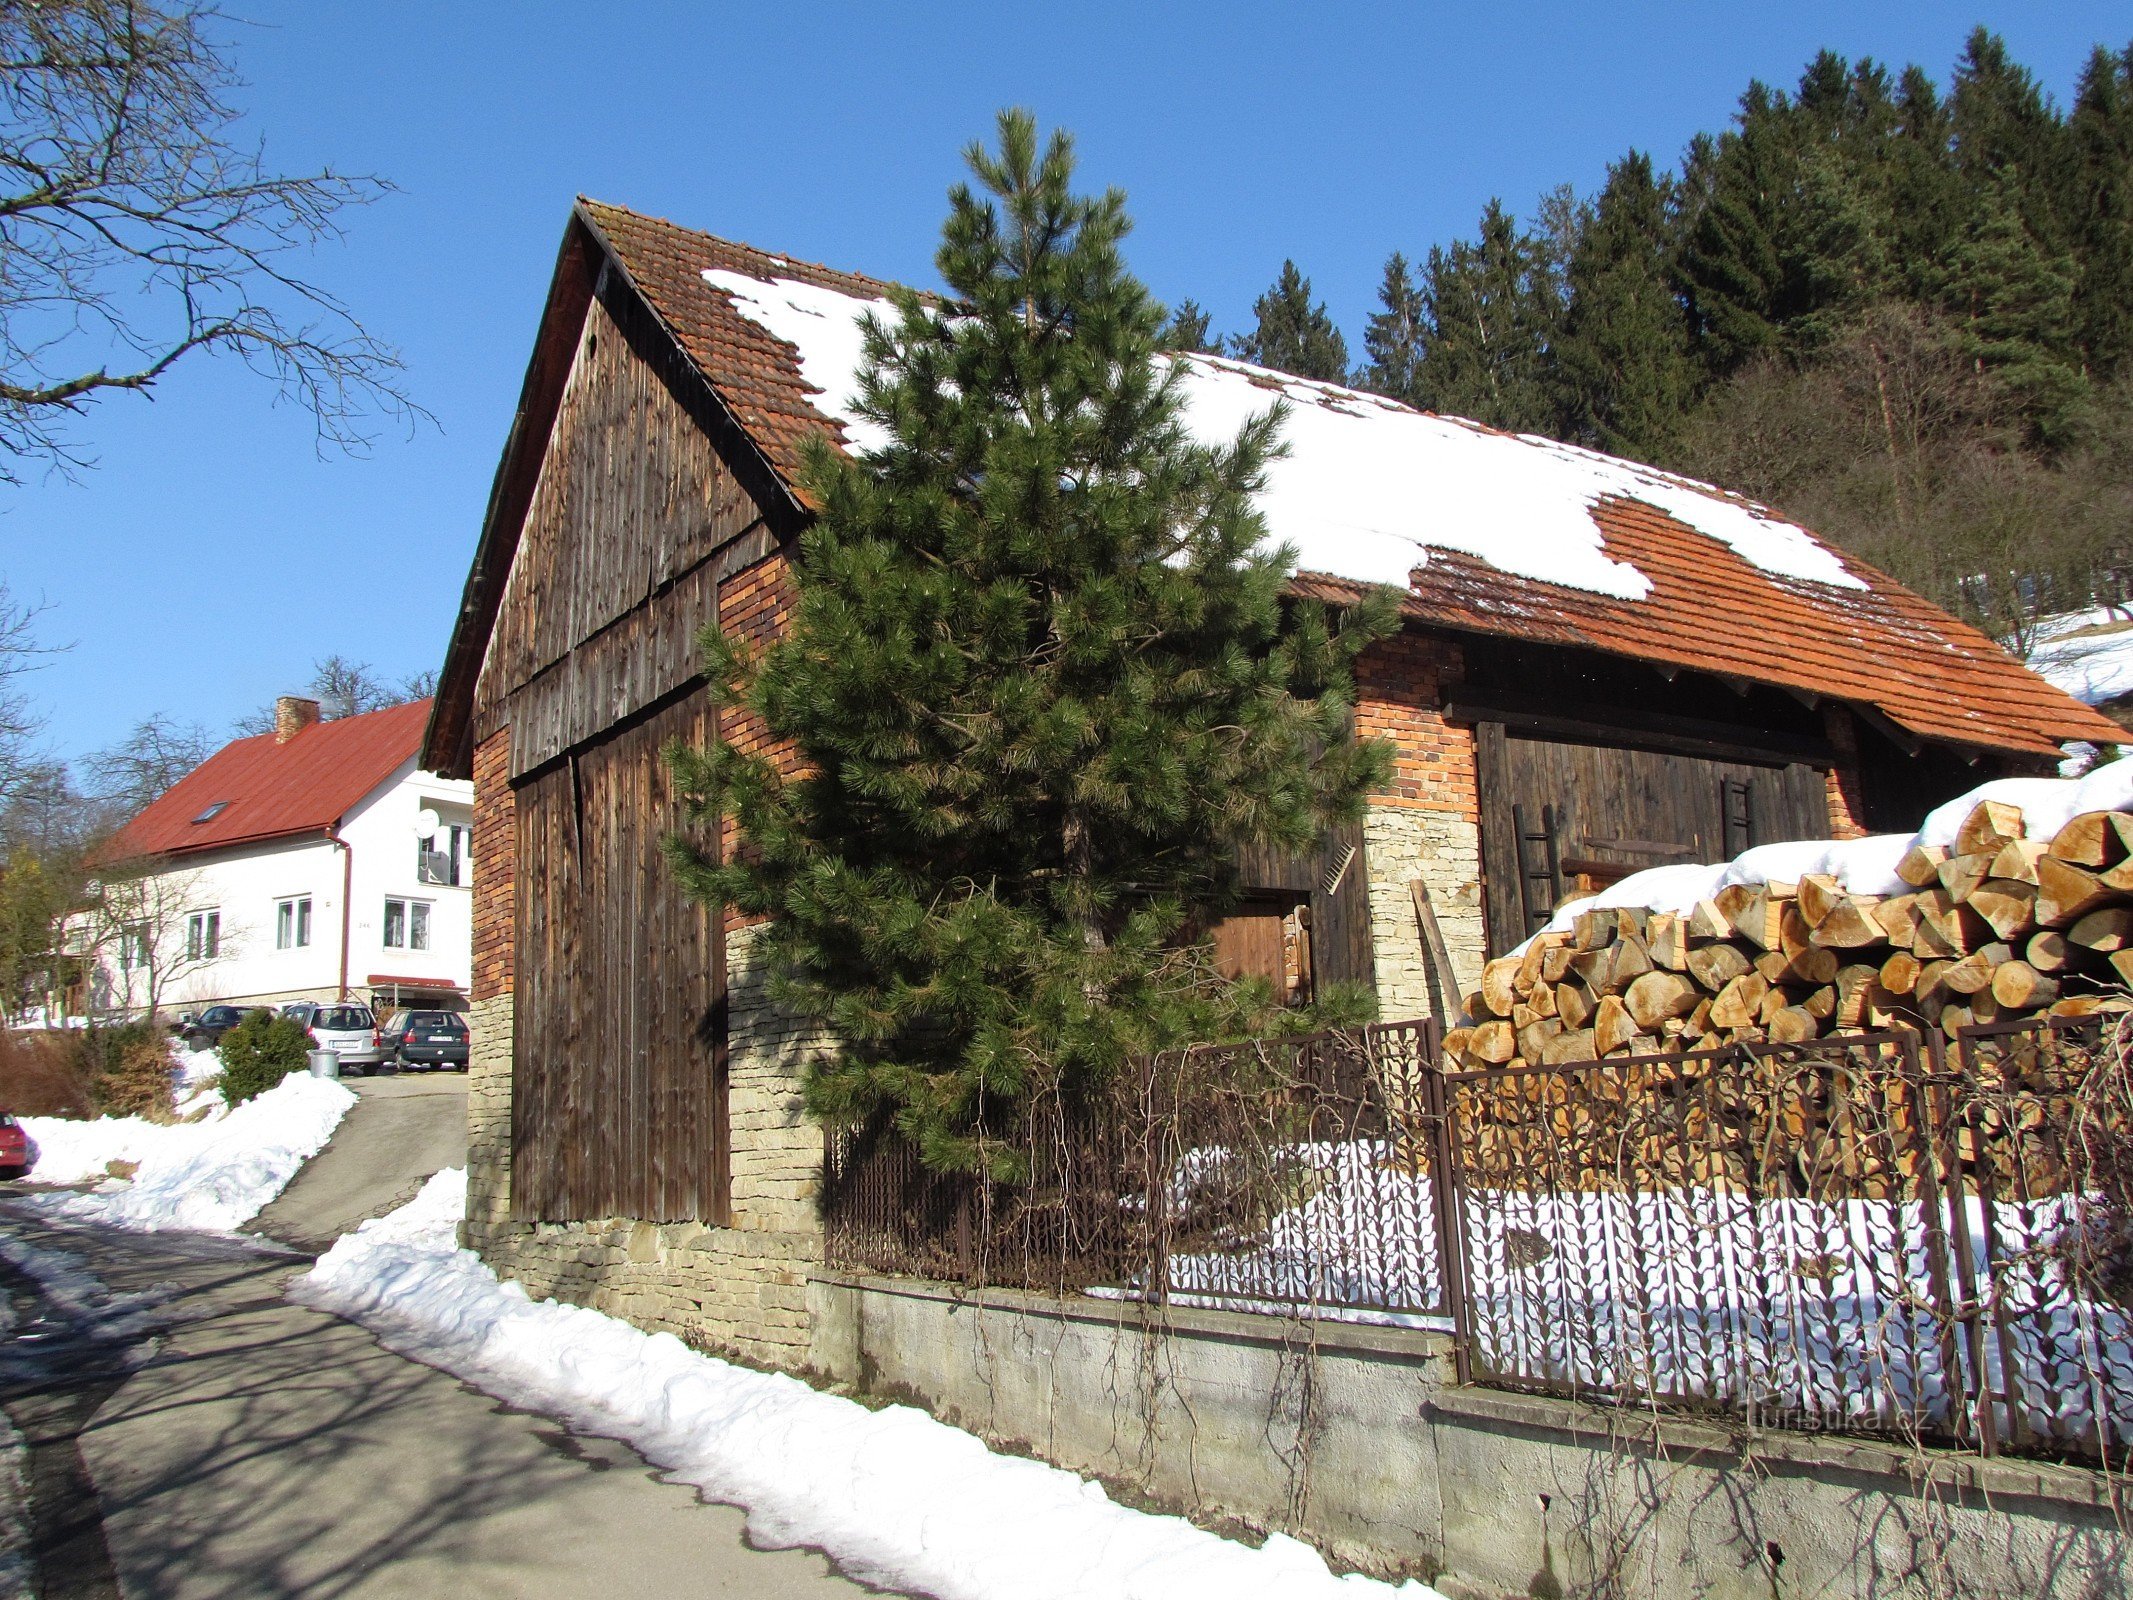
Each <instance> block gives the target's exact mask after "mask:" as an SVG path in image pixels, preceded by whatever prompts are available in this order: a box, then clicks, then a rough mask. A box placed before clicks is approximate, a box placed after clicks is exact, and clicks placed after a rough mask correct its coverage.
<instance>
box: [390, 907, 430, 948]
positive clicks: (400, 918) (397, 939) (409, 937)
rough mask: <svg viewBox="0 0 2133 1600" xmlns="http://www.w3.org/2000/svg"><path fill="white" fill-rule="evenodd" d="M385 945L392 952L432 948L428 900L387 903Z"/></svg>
mask: <svg viewBox="0 0 2133 1600" xmlns="http://www.w3.org/2000/svg"><path fill="white" fill-rule="evenodd" d="M385 944H386V947H387V948H388V949H392V950H427V949H428V948H429V947H430V903H429V902H428V901H427V900H388V901H386V902H385Z"/></svg>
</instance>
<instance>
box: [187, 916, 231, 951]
mask: <svg viewBox="0 0 2133 1600" xmlns="http://www.w3.org/2000/svg"><path fill="white" fill-rule="evenodd" d="M220 954H222V913H221V912H219V911H195V912H194V913H193V914H192V915H191V916H189V917H187V918H186V919H185V959H186V960H188V961H212V960H214V959H215V957H217V956H218V955H220Z"/></svg>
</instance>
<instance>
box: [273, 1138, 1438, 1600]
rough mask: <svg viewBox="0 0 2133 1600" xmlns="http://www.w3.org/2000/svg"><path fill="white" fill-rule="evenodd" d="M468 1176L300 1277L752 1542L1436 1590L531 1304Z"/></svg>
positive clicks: (1049, 1576) (992, 1583) (928, 1559)
mask: <svg viewBox="0 0 2133 1600" xmlns="http://www.w3.org/2000/svg"><path fill="white" fill-rule="evenodd" d="M465 1210H466V1175H465V1174H464V1173H463V1172H460V1171H457V1170H451V1171H446V1172H440V1173H438V1174H437V1176H435V1177H434V1178H432V1179H430V1181H429V1183H428V1184H427V1185H426V1186H425V1187H424V1188H423V1190H422V1192H421V1193H420V1194H419V1195H417V1196H416V1198H415V1199H414V1200H412V1201H410V1202H409V1203H408V1204H407V1205H405V1206H403V1207H401V1208H400V1209H399V1210H398V1211H396V1212H394V1213H392V1214H391V1215H390V1216H387V1217H382V1218H379V1219H378V1220H376V1221H372V1222H366V1223H364V1224H363V1225H362V1226H361V1227H360V1228H359V1229H357V1230H356V1231H355V1232H354V1233H352V1234H347V1235H345V1236H343V1237H342V1238H341V1240H340V1241H339V1242H338V1243H337V1244H335V1245H334V1247H333V1248H332V1249H331V1250H329V1251H327V1252H326V1254H325V1255H323V1256H321V1257H320V1258H319V1261H318V1264H317V1266H316V1267H314V1268H313V1269H312V1270H311V1272H310V1273H308V1274H307V1275H305V1276H304V1277H302V1278H299V1279H298V1280H296V1282H295V1283H294V1284H293V1285H292V1286H291V1288H290V1293H291V1295H292V1296H293V1297H294V1298H295V1299H297V1300H299V1301H300V1302H302V1303H304V1304H307V1305H312V1306H316V1307H318V1308H320V1309H322V1310H327V1311H332V1312H336V1313H339V1314H341V1315H344V1316H349V1317H353V1318H355V1319H356V1320H357V1321H360V1322H362V1323H364V1324H366V1325H367V1326H369V1327H370V1328H371V1329H372V1330H373V1331H375V1332H376V1333H377V1334H378V1335H379V1336H380V1338H381V1339H382V1340H383V1341H384V1342H385V1344H386V1345H387V1346H388V1347H389V1348H391V1349H394V1350H397V1351H399V1352H400V1353H401V1354H403V1355H408V1356H412V1357H414V1358H416V1359H417V1360H420V1361H425V1362H428V1363H429V1364H431V1365H433V1366H436V1367H441V1368H442V1369H444V1370H445V1371H447V1372H450V1373H453V1374H455V1375H456V1376H458V1377H460V1378H463V1379H465V1380H467V1381H468V1382H470V1383H473V1384H475V1385H476V1386H477V1387H479V1388H481V1389H483V1390H485V1391H487V1392H488V1393H490V1394H493V1395H495V1396H497V1397H498V1398H499V1399H502V1400H506V1401H508V1402H510V1403H512V1404H514V1405H521V1406H525V1407H528V1408H529V1409H532V1410H537V1411H542V1412H547V1413H549V1414H551V1415H555V1416H560V1417H562V1418H564V1419H566V1420H567V1421H569V1422H570V1423H571V1424H572V1425H573V1426H576V1427H579V1428H582V1429H584V1430H586V1431H587V1432H590V1433H594V1434H599V1435H602V1436H605V1437H609V1438H618V1439H623V1440H626V1441H628V1442H629V1443H630V1444H631V1445H632V1446H634V1447H635V1448H636V1449H637V1450H638V1451H639V1452H640V1453H642V1454H643V1455H644V1456H645V1457H646V1458H647V1459H649V1460H650V1461H652V1462H654V1463H655V1464H657V1465H658V1466H660V1467H662V1468H664V1469H666V1470H667V1472H668V1474H669V1476H670V1477H672V1478H673V1479H675V1480H676V1481H679V1482H683V1483H690V1484H694V1485H695V1486H696V1487H697V1488H699V1489H701V1490H702V1491H703V1492H704V1493H705V1495H707V1496H708V1497H709V1498H711V1499H714V1500H721V1501H726V1502H729V1503H731V1504H734V1505H738V1506H741V1507H744V1508H745V1509H746V1510H747V1512H748V1531H749V1534H750V1536H751V1538H753V1539H754V1540H755V1541H756V1542H757V1543H759V1544H763V1545H769V1546H774V1547H786V1546H795V1545H805V1546H812V1547H815V1548H819V1549H821V1550H824V1551H826V1552H828V1554H829V1555H830V1557H831V1558H832V1559H833V1560H835V1561H836V1562H837V1563H838V1565H839V1566H841V1567H842V1568H843V1569H844V1570H845V1571H847V1572H849V1573H851V1574H852V1575H854V1576H855V1577H858V1578H860V1579H862V1580H864V1581H867V1582H872V1583H879V1584H883V1585H885V1586H889V1587H893V1588H898V1589H912V1590H920V1591H923V1592H925V1593H927V1594H930V1595H937V1596H939V1597H941V1600H1069V1597H1072V1600H1106V1597H1116V1600H1255V1597H1264V1600H1276V1597H1280V1600H1311V1597H1312V1596H1325V1597H1327V1600H1332V1597H1334V1596H1343V1597H1347V1600H1366V1597H1369V1596H1374V1595H1382V1596H1387V1597H1390V1596H1394V1595H1398V1596H1401V1597H1403V1600H1438V1597H1437V1591H1435V1590H1434V1589H1430V1588H1427V1587H1426V1586H1424V1585H1422V1584H1419V1583H1412V1582H1410V1583H1406V1584H1402V1585H1398V1586H1394V1585H1390V1584H1385V1583H1380V1582H1377V1581H1375V1580H1373V1579H1368V1578H1362V1577H1357V1576H1348V1577H1335V1576H1334V1575H1333V1574H1332V1573H1331V1572H1330V1571H1329V1570H1328V1569H1327V1567H1326V1565H1325V1562H1324V1561H1323V1560H1322V1559H1320V1557H1319V1555H1318V1553H1317V1552H1316V1551H1314V1550H1313V1549H1311V1547H1310V1546H1308V1545H1305V1544H1301V1543H1299V1542H1297V1541H1296V1540H1293V1539H1287V1538H1283V1537H1281V1536H1279V1535H1276V1536H1274V1537H1272V1538H1270V1539H1269V1540H1268V1541H1267V1543H1266V1545H1265V1547H1264V1548H1262V1549H1257V1550H1255V1549H1252V1548H1251V1547H1249V1546H1247V1545H1242V1544H1238V1543H1235V1542H1233V1541H1231V1540H1227V1539H1222V1538H1219V1537H1217V1536H1216V1535H1214V1534H1212V1533H1208V1532H1206V1531H1205V1530H1204V1529H1200V1528H1196V1527H1194V1526H1193V1525H1192V1524H1191V1523H1189V1522H1187V1521H1185V1520H1183V1519H1182V1518H1178V1517H1159V1516H1150V1515H1148V1514H1146V1513H1144V1512H1139V1511H1133V1510H1129V1509H1127V1508H1126V1507H1124V1506H1120V1505H1118V1504H1116V1503H1114V1502H1113V1501H1112V1500H1111V1499H1110V1497H1109V1496H1108V1495H1106V1494H1105V1492H1104V1490H1103V1487H1102V1486H1101V1485H1100V1484H1097V1483H1093V1482H1090V1481H1088V1480H1085V1479H1083V1478H1080V1477H1077V1476H1076V1475H1075V1474H1073V1473H1071V1472H1065V1471H1062V1470H1060V1469H1059V1468H1057V1467H1050V1466H1046V1465H1044V1464H1043V1463H1041V1462H1037V1461H1030V1460H1026V1459H1023V1458H1021V1457H1017V1456H1002V1455H996V1454H994V1453H993V1452H992V1451H991V1450H988V1449H987V1448H986V1447H985V1445H984V1443H983V1442H982V1441H981V1440H979V1439H977V1438H975V1437H974V1436H973V1435H971V1434H968V1433H965V1432H963V1431H962V1430H961V1429H958V1428H951V1427H949V1426H948V1425H947V1424H945V1423H942V1422H938V1421H936V1420H934V1419H933V1418H932V1417H930V1416H928V1415H927V1414H926V1413H925V1412H923V1411H918V1410H914V1409H912V1408H911V1407H908V1406H889V1407H886V1408H885V1409H882V1410H879V1411H874V1410H869V1409H868V1408H867V1407H865V1406H862V1405H859V1404H857V1403H856V1402H854V1401H850V1400H845V1399H840V1398H838V1397H836V1396H834V1395H827V1394H823V1393H820V1392H819V1391H817V1390H814V1389H811V1388H809V1387H808V1386H807V1385H806V1384H804V1383H802V1382H800V1381H799V1380H798V1379H797V1378H790V1377H786V1376H784V1375H783V1374H779V1373H764V1372H756V1371H753V1370H751V1369H749V1368H745V1367H739V1366H735V1365H733V1364H731V1363H729V1362H725V1361H720V1360H717V1359H715V1358H714V1357H710V1356H703V1355H698V1354H697V1353H695V1352H694V1351H692V1350H690V1349H689V1348H688V1347H687V1346H686V1345H684V1344H683V1343H682V1342H681V1341H680V1340H679V1339H676V1338H674V1337H673V1336H672V1335H671V1334H663V1333H662V1334H646V1333H641V1332H639V1331H638V1330H636V1329H634V1328H632V1327H630V1326H629V1325H628V1324H627V1323H623V1322H620V1321H617V1320H616V1319H614V1318H612V1317H607V1316H603V1315H601V1314H600V1313H599V1312H596V1311H588V1310H585V1309H583V1308H581V1307H577V1306H566V1305H559V1304H557V1303H556V1302H554V1301H540V1302H538V1303H536V1302H535V1301H533V1300H531V1299H529V1298H528V1297H527V1295H526V1293H525V1291H524V1290H523V1289H522V1288H520V1287H519V1286H518V1285H517V1284H515V1283H512V1284H500V1283H498V1281H497V1280H496V1277H495V1275H494V1274H492V1273H491V1272H490V1271H489V1269H488V1268H487V1267H486V1266H484V1265H483V1264H482V1263H481V1261H480V1260H479V1259H478V1258H477V1257H475V1256H474V1254H473V1253H472V1252H470V1251H466V1250H462V1249H459V1248H458V1247H457V1243H456V1238H457V1229H458V1223H459V1219H460V1217H461V1216H462V1215H463V1214H464V1212H465Z"/></svg>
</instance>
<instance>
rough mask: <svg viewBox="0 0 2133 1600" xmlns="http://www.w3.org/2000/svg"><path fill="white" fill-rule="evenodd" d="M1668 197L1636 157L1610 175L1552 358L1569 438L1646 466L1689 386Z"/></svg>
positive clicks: (1582, 243) (1647, 164)
mask: <svg viewBox="0 0 2133 1600" xmlns="http://www.w3.org/2000/svg"><path fill="white" fill-rule="evenodd" d="M1670 200H1671V195H1670V192H1669V185H1668V183H1667V181H1666V180H1665V179H1663V178H1661V177H1660V176H1658V175H1657V174H1656V173H1654V172H1653V170H1652V162H1651V157H1649V156H1647V155H1645V154H1644V153H1642V152H1641V151H1634V150H1633V151H1631V152H1630V153H1629V154H1628V155H1627V156H1625V157H1623V158H1622V160H1620V161H1618V162H1616V163H1615V164H1614V165H1613V166H1612V167H1610V168H1609V169H1608V173H1607V183H1606V186H1605V187H1604V188H1603V189H1602V190H1601V191H1600V198H1599V201H1598V203H1597V204H1596V205H1595V206H1594V208H1593V213H1592V219H1591V221H1590V222H1589V224H1588V225H1587V226H1586V228H1585V229H1584V232H1583V234H1582V236H1581V237H1580V239H1579V241H1578V245H1577V248H1576V250H1575V252H1574V253H1573V254H1572V256H1571V258H1570V264H1569V268H1568V271H1567V278H1568V283H1569V292H1570V303H1569V308H1568V310H1567V312H1566V313H1565V315H1564V321H1563V331H1562V335H1561V337H1560V339H1559V340H1558V342H1557V345H1556V352H1555V362H1554V367H1555V373H1556V383H1557V385H1558V400H1557V405H1558V409H1559V415H1560V417H1561V419H1562V420H1561V424H1560V425H1561V426H1562V427H1563V428H1564V429H1565V430H1566V435H1567V436H1568V437H1570V438H1574V439H1577V440H1580V441H1582V442H1585V443H1589V444H1592V445H1596V446H1597V447H1599V448H1600V449H1602V450H1612V451H1616V452H1619V453H1621V454H1624V455H1630V456H1636V457H1640V458H1642V459H1646V460H1650V459H1653V458H1654V457H1656V456H1657V455H1658V454H1660V453H1661V452H1662V451H1663V450H1664V449H1665V447H1666V443H1667V441H1668V439H1669V438H1671V437H1672V435H1673V432H1674V429H1675V427H1676V425H1677V424H1678V423H1679V421H1680V418H1681V415H1682V412H1683V411H1684V409H1685V408H1686V407H1687V405H1688V403H1689V401H1690V400H1691V399H1692V398H1693V395H1694V389H1695V368H1694V366H1693V364H1692V363H1691V361H1690V358H1689V348H1688V338H1689V335H1688V322H1687V318H1686V316H1685V315H1684V312H1683V309H1682V305H1681V301H1680V300H1679V299H1678V298H1677V297H1676V295H1675V292H1674V287H1673V260H1674V256H1675V246H1674V219H1673V215H1672V211H1671V206H1670Z"/></svg>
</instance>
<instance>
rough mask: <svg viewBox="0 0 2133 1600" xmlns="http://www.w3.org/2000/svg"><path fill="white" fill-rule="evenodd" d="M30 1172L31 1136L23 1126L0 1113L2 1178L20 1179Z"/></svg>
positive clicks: (5, 1114)
mask: <svg viewBox="0 0 2133 1600" xmlns="http://www.w3.org/2000/svg"><path fill="white" fill-rule="evenodd" d="M29 1170H30V1136H29V1135H28V1134H26V1133H24V1132H23V1131H22V1124H21V1123H19V1122H17V1121H16V1120H15V1119H14V1117H13V1116H11V1115H10V1114H8V1113H7V1112H5V1111H0V1178H19V1177H21V1176H22V1175H23V1174H24V1173H25V1172H27V1171H29Z"/></svg>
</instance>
